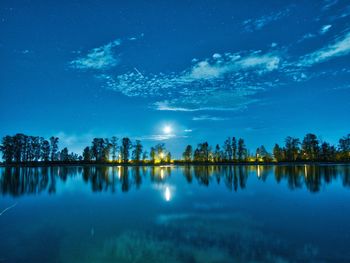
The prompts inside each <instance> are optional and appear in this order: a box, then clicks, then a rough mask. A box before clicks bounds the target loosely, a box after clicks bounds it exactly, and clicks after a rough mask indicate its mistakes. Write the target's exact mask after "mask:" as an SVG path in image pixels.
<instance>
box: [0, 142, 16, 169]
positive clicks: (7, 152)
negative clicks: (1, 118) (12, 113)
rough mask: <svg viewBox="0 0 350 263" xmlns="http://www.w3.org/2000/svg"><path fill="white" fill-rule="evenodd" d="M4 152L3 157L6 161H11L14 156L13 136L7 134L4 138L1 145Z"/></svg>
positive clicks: (0, 148) (0, 147)
mask: <svg viewBox="0 0 350 263" xmlns="http://www.w3.org/2000/svg"><path fill="white" fill-rule="evenodd" d="M0 150H1V152H2V158H3V159H4V160H5V162H6V163H11V162H12V160H13V157H14V144H13V138H12V137H11V136H5V137H3V138H2V145H1V146H0Z"/></svg>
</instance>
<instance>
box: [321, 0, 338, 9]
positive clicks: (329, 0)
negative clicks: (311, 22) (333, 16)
mask: <svg viewBox="0 0 350 263" xmlns="http://www.w3.org/2000/svg"><path fill="white" fill-rule="evenodd" d="M323 2H324V5H323V6H322V11H327V10H328V9H330V8H331V7H333V6H334V5H336V4H337V3H338V0H324V1H323Z"/></svg>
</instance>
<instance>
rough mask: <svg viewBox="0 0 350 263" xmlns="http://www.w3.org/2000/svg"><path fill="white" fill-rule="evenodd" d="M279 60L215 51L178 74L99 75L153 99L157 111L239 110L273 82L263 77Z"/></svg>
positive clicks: (113, 85) (256, 54)
mask: <svg viewBox="0 0 350 263" xmlns="http://www.w3.org/2000/svg"><path fill="white" fill-rule="evenodd" d="M279 63H280V57H279V56H278V55H277V53H265V54H263V53H261V52H260V51H255V52H250V53H247V52H241V53H234V54H233V53H225V54H219V53H215V54H214V55H213V56H211V57H210V58H206V59H203V60H200V61H199V60H192V65H190V66H189V67H188V68H186V69H184V70H183V71H181V72H179V73H175V72H169V73H162V72H161V73H158V74H150V73H147V72H144V71H143V70H142V69H140V68H133V69H132V70H130V71H128V72H126V73H123V74H117V75H111V74H101V75H99V78H100V79H101V80H103V81H104V83H105V86H106V88H108V89H112V90H115V91H117V92H120V93H122V94H124V95H126V96H129V97H135V96H137V97H145V98H150V99H151V100H153V102H152V103H151V107H153V108H155V109H156V110H163V111H164V110H166V111H184V112H188V111H201V110H240V109H243V108H245V107H246V105H248V104H250V103H253V102H255V101H256V100H255V99H253V98H252V96H254V95H255V94H256V93H258V92H260V91H262V90H264V87H266V86H268V85H271V83H267V82H266V81H262V80H264V76H265V75H268V74H270V73H271V72H273V71H275V70H277V69H278V68H279Z"/></svg>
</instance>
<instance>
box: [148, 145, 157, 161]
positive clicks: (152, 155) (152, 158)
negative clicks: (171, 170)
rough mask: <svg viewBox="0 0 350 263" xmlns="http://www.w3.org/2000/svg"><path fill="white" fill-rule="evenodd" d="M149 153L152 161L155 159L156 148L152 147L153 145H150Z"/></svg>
mask: <svg viewBox="0 0 350 263" xmlns="http://www.w3.org/2000/svg"><path fill="white" fill-rule="evenodd" d="M149 155H150V157H151V161H152V162H153V163H154V162H155V160H156V149H154V147H151V150H150V154H149Z"/></svg>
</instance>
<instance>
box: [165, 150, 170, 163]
mask: <svg viewBox="0 0 350 263" xmlns="http://www.w3.org/2000/svg"><path fill="white" fill-rule="evenodd" d="M165 162H167V163H170V162H171V153H170V152H168V153H167V155H166V157H165Z"/></svg>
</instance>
